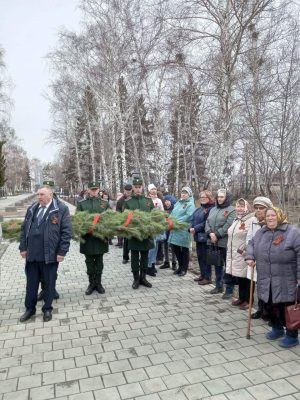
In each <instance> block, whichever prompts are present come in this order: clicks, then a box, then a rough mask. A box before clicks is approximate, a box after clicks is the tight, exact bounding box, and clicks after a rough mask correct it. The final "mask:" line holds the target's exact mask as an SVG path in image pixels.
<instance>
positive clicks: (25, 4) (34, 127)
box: [0, 0, 80, 161]
mask: <svg viewBox="0 0 300 400" xmlns="http://www.w3.org/2000/svg"><path fill="white" fill-rule="evenodd" d="M77 4H78V1H77V0H0V15H1V22H0V46H1V47H3V48H4V50H5V56H4V62H5V63H6V66H7V70H8V74H9V76H10V78H11V80H12V82H13V85H14V88H13V92H12V97H13V102H14V108H13V111H12V122H11V125H12V126H13V128H15V130H16V133H17V135H18V137H19V138H20V139H21V140H22V143H21V144H22V146H23V147H24V148H25V150H26V151H27V153H28V156H29V157H30V158H32V157H37V158H39V159H41V160H44V161H52V160H53V156H54V153H55V148H54V147H53V145H49V144H46V143H45V140H46V138H47V131H48V130H49V129H50V125H51V121H50V116H49V108H48V102H47V101H46V100H45V99H44V98H43V97H42V94H43V92H45V91H46V90H47V85H48V84H49V79H50V75H49V71H48V67H47V63H46V60H45V59H44V57H45V55H46V54H47V53H48V52H49V50H50V49H51V48H54V47H55V44H56V41H57V33H58V31H59V30H60V28H61V27H63V26H65V27H66V28H67V29H76V30H78V29H79V28H80V26H79V19H80V11H79V10H78V9H77V8H76V6H77Z"/></svg>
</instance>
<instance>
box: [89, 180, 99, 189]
mask: <svg viewBox="0 0 300 400" xmlns="http://www.w3.org/2000/svg"><path fill="white" fill-rule="evenodd" d="M88 188H89V189H99V183H98V182H96V181H92V182H89V184H88Z"/></svg>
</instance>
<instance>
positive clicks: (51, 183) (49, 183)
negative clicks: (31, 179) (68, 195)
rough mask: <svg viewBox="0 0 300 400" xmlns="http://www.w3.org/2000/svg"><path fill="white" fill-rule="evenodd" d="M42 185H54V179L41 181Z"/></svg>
mask: <svg viewBox="0 0 300 400" xmlns="http://www.w3.org/2000/svg"><path fill="white" fill-rule="evenodd" d="M43 185H47V186H51V187H54V181H43Z"/></svg>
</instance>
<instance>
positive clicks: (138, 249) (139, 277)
mask: <svg viewBox="0 0 300 400" xmlns="http://www.w3.org/2000/svg"><path fill="white" fill-rule="evenodd" d="M132 190H133V193H132V195H131V197H129V198H128V199H126V200H125V203H124V209H125V210H141V211H146V212H150V211H151V210H152V209H153V208H154V204H153V201H152V199H151V198H148V197H145V195H144V194H143V182H142V180H141V178H138V177H135V178H134V179H133V182H132ZM153 247H154V242H153V239H145V240H138V239H135V238H132V239H129V240H128V248H129V250H131V271H132V274H133V278H134V281H133V284H132V288H133V289H137V288H138V287H139V285H140V284H141V285H144V286H146V287H152V285H151V283H150V282H148V281H147V280H146V272H147V268H148V252H149V250H150V249H152V248H153Z"/></svg>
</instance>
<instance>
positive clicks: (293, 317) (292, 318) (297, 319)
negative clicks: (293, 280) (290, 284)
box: [285, 285, 300, 331]
mask: <svg viewBox="0 0 300 400" xmlns="http://www.w3.org/2000/svg"><path fill="white" fill-rule="evenodd" d="M299 289H300V287H299V285H297V287H296V291H295V304H291V305H289V306H285V326H286V328H287V329H289V330H291V331H293V330H296V329H299V328H300V303H298V290H299Z"/></svg>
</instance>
